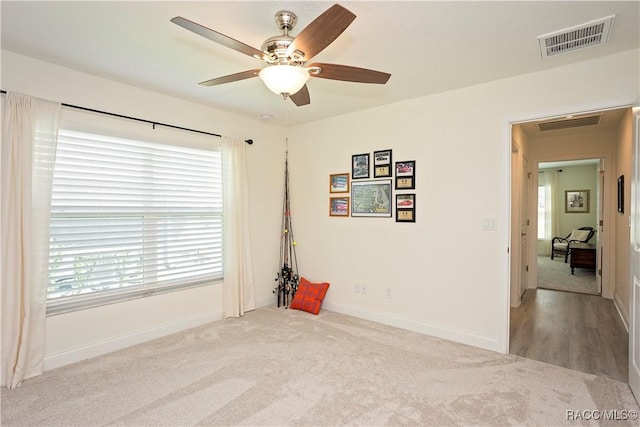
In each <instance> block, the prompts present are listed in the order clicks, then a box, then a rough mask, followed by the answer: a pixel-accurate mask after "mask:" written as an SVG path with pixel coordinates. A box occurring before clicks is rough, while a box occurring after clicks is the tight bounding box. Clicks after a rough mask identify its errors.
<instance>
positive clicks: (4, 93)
mask: <svg viewBox="0 0 640 427" xmlns="http://www.w3.org/2000/svg"><path fill="white" fill-rule="evenodd" d="M6 93H7V91H6V90H2V89H0V94H3V95H6ZM60 105H62V106H63V107H68V108H75V109H76V110H83V111H90V112H92V113H99V114H105V115H107V116H112V117H119V118H121V119H128V120H135V121H137V122H143V123H149V124H150V125H152V126H153V128H154V129H155V128H156V125H157V126H164V127H167V128H172V129H180V130H185V131H187V132H194V133H199V134H203V135H210V136H217V137H218V138H221V137H222V135H218V134H217V133H211V132H205V131H203V130H197V129H190V128H185V127H182V126H176V125H170V124H167V123H160V122H154V121H152V120H147V119H141V118H138V117H132V116H125V115H123V114H116V113H110V112H108V111H101V110H94V109H93V108H87V107H80V106H78V105H72V104H66V103H64V102H62V103H60ZM244 142H246V143H247V144H249V145H251V144H253V139H245V140H244Z"/></svg>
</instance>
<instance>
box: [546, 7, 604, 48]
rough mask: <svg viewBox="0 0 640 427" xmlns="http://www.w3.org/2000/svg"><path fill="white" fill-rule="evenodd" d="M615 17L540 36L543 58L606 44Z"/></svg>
mask: <svg viewBox="0 0 640 427" xmlns="http://www.w3.org/2000/svg"><path fill="white" fill-rule="evenodd" d="M614 17H615V15H611V16H607V17H606V18H602V19H597V20H595V21H591V22H587V23H585V24H582V25H577V26H575V27H571V28H567V29H564V30H560V31H555V32H553V33H548V34H543V35H541V36H538V43H539V44H540V53H541V55H542V58H548V57H550V56H555V55H560V54H562V53H567V52H571V51H574V50H578V49H583V48H585V47H590V46H598V45H602V44H605V43H606V42H607V40H608V39H609V33H610V32H611V26H612V25H613V18H614Z"/></svg>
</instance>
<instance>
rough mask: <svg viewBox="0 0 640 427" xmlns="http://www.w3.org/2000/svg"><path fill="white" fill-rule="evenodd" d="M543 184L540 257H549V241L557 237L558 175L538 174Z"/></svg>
mask: <svg viewBox="0 0 640 427" xmlns="http://www.w3.org/2000/svg"><path fill="white" fill-rule="evenodd" d="M540 177H541V179H542V180H543V182H544V208H545V212H544V241H543V245H542V248H543V253H542V255H545V256H551V240H552V239H553V238H554V237H555V236H557V235H558V208H557V205H558V203H557V200H558V198H557V196H558V194H557V188H558V173H557V172H556V171H554V170H545V171H544V173H542V174H540Z"/></svg>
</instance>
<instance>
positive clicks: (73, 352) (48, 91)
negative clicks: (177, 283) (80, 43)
mask: <svg viewBox="0 0 640 427" xmlns="http://www.w3.org/2000/svg"><path fill="white" fill-rule="evenodd" d="M1 85H2V89H4V90H7V91H16V92H22V93H25V94H28V95H32V96H36V97H40V98H45V99H50V100H56V101H60V102H63V103H67V104H73V105H79V106H83V107H89V108H94V109H98V110H103V111H108V112H113V113H117V114H123V115H129V116H134V117H140V118H145V119H150V120H155V121H158V122H164V123H169V124H173V125H177V126H183V127H188V128H194V129H198V130H203V131H207V132H212V133H217V134H222V135H229V136H235V137H238V138H242V139H247V138H252V139H253V140H254V144H253V145H252V146H251V147H249V149H248V156H249V159H248V162H249V165H248V166H249V181H250V182H249V192H250V196H249V197H250V200H249V203H250V206H251V212H250V221H251V236H252V244H253V268H254V277H255V281H256V298H257V303H258V305H259V306H260V305H265V304H271V303H275V297H274V296H273V294H272V289H273V287H274V282H273V278H274V277H275V273H276V270H277V266H278V247H279V238H280V221H281V206H282V192H283V184H282V182H283V179H282V174H283V170H284V162H283V153H284V146H283V142H282V139H281V134H282V132H281V130H280V128H279V127H276V126H271V125H268V124H265V123H263V122H261V121H258V120H250V119H247V118H243V117H240V116H237V115H233V114H229V113H226V112H223V111H220V110H215V109H212V108H209V107H205V106H203V105H200V104H196V103H192V102H187V101H184V100H180V99H176V98H173V97H169V96H166V95H162V94H159V93H154V92H151V91H147V90H143V89H140V88H136V87H133V86H128V85H125V84H121V83H117V82H114V81H110V80H106V79H103V78H99V77H95V76H91V75H88V74H84V73H80V72H77V71H73V70H70V69H67V68H63V67H60V66H57V65H54V64H50V63H46V62H42V61H37V60H34V59H31V58H28V57H25V56H21V55H17V54H15V53H12V52H8V51H2V83H1ZM220 318H222V289H221V285H220V284H216V285H209V286H204V287H199V288H195V289H190V290H184V291H180V292H174V293H170V294H163V295H158V296H154V297H148V298H141V299H136V300H132V301H128V302H124V303H119V304H112V305H107V306H102V307H98V308H94V309H88V310H83V311H78V312H73V313H68V314H63V315H57V316H50V317H48V318H47V322H46V344H45V369H51V368H54V367H57V366H61V365H64V364H68V363H71V362H74V361H78V360H81V359H84V358H87V357H91V356H95V355H98V354H102V353H105V352H109V351H112V350H114V349H118V348H122V347H124V346H128V345H132V344H135V343H138V342H141V341H144V340H147V339H150V338H155V337H158V336H162V335H165V334H167V333H172V332H176V331H179V330H182V329H185V328H188V327H192V326H196V325H199V324H202V323H206V322H209V321H212V320H217V319H220Z"/></svg>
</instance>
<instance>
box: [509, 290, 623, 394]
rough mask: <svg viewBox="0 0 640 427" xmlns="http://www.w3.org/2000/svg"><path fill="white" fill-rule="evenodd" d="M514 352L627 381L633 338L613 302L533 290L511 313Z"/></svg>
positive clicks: (512, 352)
mask: <svg viewBox="0 0 640 427" xmlns="http://www.w3.org/2000/svg"><path fill="white" fill-rule="evenodd" d="M510 335H511V338H510V353H511V354H517V355H520V356H523V357H526V358H528V359H535V360H539V361H542V362H547V363H550V364H553V365H557V366H563V367H565V368H569V369H574V370H577V371H582V372H588V373H591V374H595V375H600V376H604V377H608V378H612V379H616V380H619V381H623V382H625V383H626V382H628V380H629V374H628V369H629V364H628V357H629V337H628V334H627V331H626V329H625V328H624V325H623V323H622V320H621V319H620V315H619V314H618V312H617V310H616V308H615V306H614V304H613V301H611V300H609V299H606V298H602V297H599V296H595V295H585V294H579V293H572V292H562V291H554V290H547V289H529V290H527V291H526V292H525V294H524V296H523V298H522V304H521V305H520V307H517V308H512V309H511V331H510Z"/></svg>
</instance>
